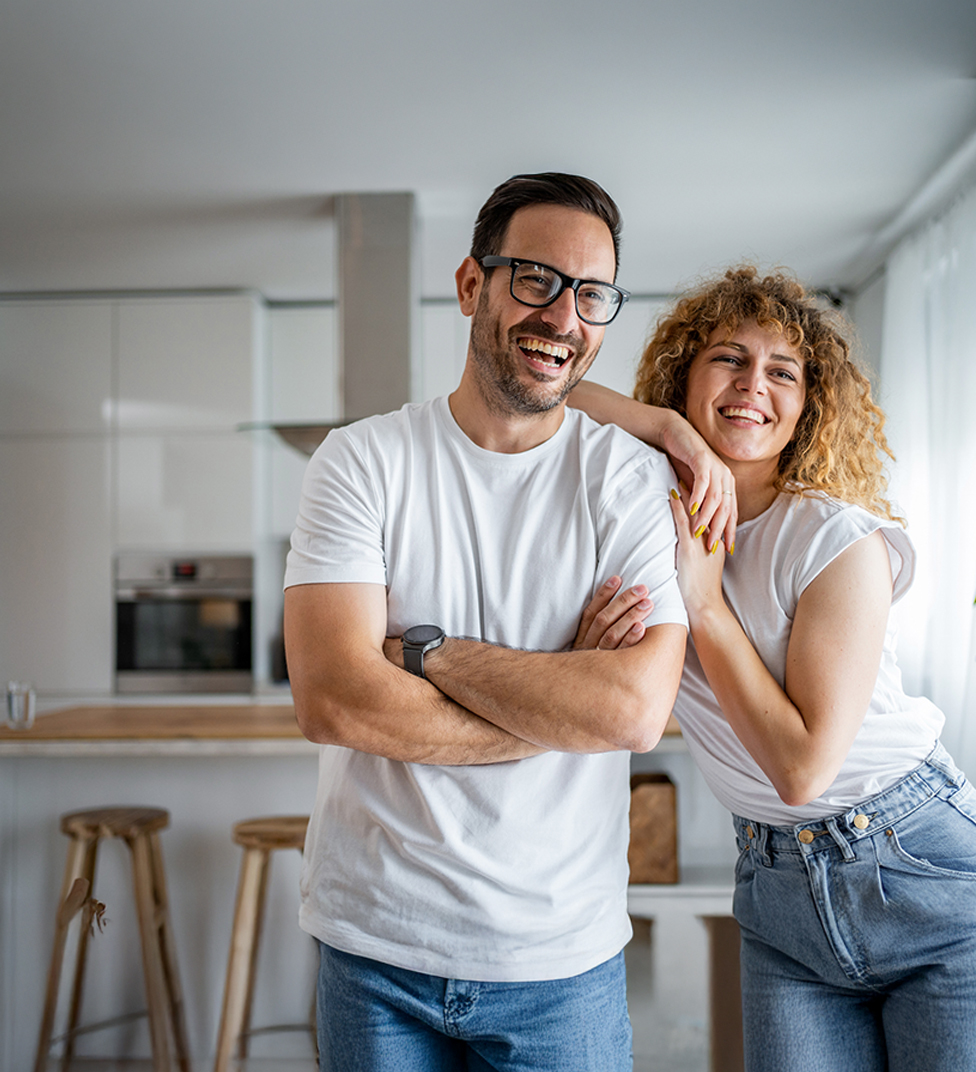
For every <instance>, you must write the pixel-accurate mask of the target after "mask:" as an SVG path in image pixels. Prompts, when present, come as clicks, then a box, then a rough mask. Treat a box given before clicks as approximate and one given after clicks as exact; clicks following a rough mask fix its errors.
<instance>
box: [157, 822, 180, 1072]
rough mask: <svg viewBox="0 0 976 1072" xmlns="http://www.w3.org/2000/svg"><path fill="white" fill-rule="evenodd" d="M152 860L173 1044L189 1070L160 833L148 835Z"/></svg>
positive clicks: (178, 1056) (178, 1058)
mask: <svg viewBox="0 0 976 1072" xmlns="http://www.w3.org/2000/svg"><path fill="white" fill-rule="evenodd" d="M149 851H150V863H151V865H152V878H153V895H154V899H155V902H156V905H157V906H158V915H157V922H158V927H159V930H158V938H159V954H160V963H161V964H162V967H163V981H164V983H165V984H166V995H167V998H168V1001H169V1011H170V1023H171V1025H172V1028H173V1047H174V1049H175V1050H176V1060H177V1064H178V1065H179V1067H180V1069H181V1072H190V1047H189V1043H188V1041H187V1035H186V1020H185V1018H184V1015H183V991H182V988H181V987H180V975H179V972H178V971H177V968H176V943H175V942H174V941H173V927H172V922H171V920H170V914H169V898H168V896H167V893H166V872H165V870H164V868H163V851H162V848H161V847H160V844H159V835H158V834H157V833H155V832H153V833H151V834H150V835H149Z"/></svg>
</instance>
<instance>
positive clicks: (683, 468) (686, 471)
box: [567, 380, 737, 551]
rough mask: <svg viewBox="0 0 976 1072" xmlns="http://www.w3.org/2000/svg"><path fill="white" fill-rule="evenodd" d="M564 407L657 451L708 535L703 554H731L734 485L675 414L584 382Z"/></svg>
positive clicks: (734, 511) (725, 469) (734, 515)
mask: <svg viewBox="0 0 976 1072" xmlns="http://www.w3.org/2000/svg"><path fill="white" fill-rule="evenodd" d="M567 401H568V403H569V405H571V406H573V407H575V408H576V409H581V410H582V411H583V412H584V413H586V414H587V416H589V417H591V418H592V419H593V420H594V421H596V422H597V423H598V424H615V425H617V427H618V428H623V430H624V431H625V432H629V433H630V434H631V435H632V436H636V437H637V438H638V439H640V440H642V441H643V442H645V443H647V444H648V445H649V446H652V447H657V448H658V449H659V450H663V451H664V452H665V453H666V454H667V455H668V457H669V458H670V459H671V464H672V465H673V466H674V468H675V471H676V472H677V474H678V476H679V477H680V478H681V479H682V480H683V481H684V483H685V485H686V486H687V488H688V489H689V491H690V493H691V497H690V500H689V501H690V503H691V512H692V516H695V517H696V518H697V521H698V525H699V526H701V527H702V529H703V530H707V531H708V547H709V549H711V548H712V547H714V545H715V544H716V543H717V542H718V541H720V540H721V541H722V542H723V543H724V544H725V549H726V550H727V551H731V550H732V548H733V547H734V545H735V523H736V513H737V510H736V500H735V479H734V478H733V476H732V473H731V472H730V471H729V469H728V467H727V466H726V465H725V463H724V462H722V461H721V460H720V459H719V458H718V457H717V456H716V455H715V454H714V453H713V452H712V451H711V449H710V448H709V446H708V444H707V443H706V442H705V440H704V439H703V438H702V437H701V436H700V435H699V434H698V432H696V431H695V429H694V428H692V426H691V425H690V424H689V423H688V421H686V420H685V418H684V417H682V416H681V414H680V413H677V412H675V411H674V410H672V409H666V408H664V407H662V406H649V405H646V404H645V403H643V402H638V401H637V400H636V399H633V398H627V397H626V396H625V395H622V394H620V393H619V392H617V391H613V390H611V389H610V388H609V387H604V386H603V385H602V384H599V383H591V382H589V381H587V380H583V381H582V382H580V383H579V384H577V385H576V387H575V388H573V391H572V392H571V393H570V395H569V398H568V399H567Z"/></svg>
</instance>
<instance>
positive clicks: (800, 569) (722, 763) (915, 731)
mask: <svg viewBox="0 0 976 1072" xmlns="http://www.w3.org/2000/svg"><path fill="white" fill-rule="evenodd" d="M876 531H877V532H880V533H881V535H882V536H883V537H884V540H885V544H886V546H887V548H888V557H889V561H890V563H891V576H892V585H893V588H892V603H893V604H894V603H896V602H897V601H898V600H899V599H900V598H901V597H902V596H903V595H904V594H905V592H907V591H908V589H909V587H910V586H911V583H912V575H913V573H914V568H915V550H914V548H913V547H912V544H911V541H910V540H909V538H908V536H907V534H906V533H905V530H904V529H903V528H902V527H901V525H899V524H898V523H897V522H894V521H886V520H885V519H884V518H881V517H877V516H875V515H874V514H871V513H869V512H868V511H867V510H863V509H862V508H861V507H859V506H853V505H851V504H850V503H844V502H840V501H838V500H837V499H832V498H830V497H828V496H827V495H823V494H821V493H818V492H806V493H804V494H788V493H783V494H781V495H779V497H778V498H777V499H776V500H775V501H774V502H773V504H772V505H771V506H770V507H769V509H768V510H766V511H765V512H764V513H762V514H760V515H759V517H757V518H753V519H752V520H751V521H746V522H743V523H741V524H740V525H739V526H738V527H737V529H736V533H735V554H734V555H732V556H731V557H729V558H728V559H727V560H726V563H725V568H724V570H723V574H722V591H723V592H724V594H725V599H726V602H727V603H728V605H729V607H730V608H731V609H732V612H733V614H735V616H736V618H737V619H738V621H739V624H740V625H741V626H742V628H743V631H744V632H745V634H746V636H748V637H749V640H750V641H751V642H752V645H753V647H754V648H755V649H756V651H757V653H758V654H759V657H760V658H761V659H762V661H763V663H764V664H765V665H766V668H767V669H768V670H769V672H770V673H771V674H772V676H773V677H774V678H775V679H776V681H777V682H778V683H779V685H780V687H784V682H785V679H786V656H787V649H788V647H789V642H790V631H791V629H792V626H793V617H794V615H795V613H796V605H797V602H798V601H799V599H800V596H801V595H802V594H803V592H804V590H805V589H806V587H807V585H808V584H810V582H811V581H813V580H814V579H815V578H816V577H818V576H819V574H820V572H821V571H822V570H823V569H824V568H825V567H826V566H828V565H829V564H830V563H831V562H833V560H834V559H835V558H836V557H837V556H838V555H839V554H841V552H843V551H845V550H846V549H847V548H848V547H850V546H851V545H852V544H853V543H855V542H856V541H857V540H861V539H863V538H864V537H865V536H868V535H870V534H871V533H873V532H876ZM675 716H676V717H677V719H678V721H679V722H680V723H681V732H682V735H683V737H684V739H685V740H686V741H687V743H688V750H689V751H690V752H691V754H692V756H693V757H694V758H695V761H696V762H697V764H698V766H699V767H700V769H701V772H702V774H703V775H704V776H705V780H706V781H707V782H708V785H709V788H710V789H711V790H712V792H713V793H714V794H715V796H716V797H718V799H719V800H720V801H721V802H722V803H723V804H724V805H725V806H726V807H727V808H728V809H729V810H730V811H732V812H733V813H734V814H736V815H740V816H742V817H743V818H745V819H755V820H758V821H759V822H764V823H770V824H772V825H779V826H792V825H794V824H796V823H801V822H806V821H808V820H810V819H818V818H823V817H825V816H828V815H836V814H838V813H839V812H842V811H846V810H847V809H848V808H852V807H854V805H856V804H859V803H860V802H861V801H863V800H866V799H867V798H868V797H871V796H874V795H875V794H876V793H880V792H882V791H883V790H885V789H887V788H889V786H892V785H894V784H895V782H897V781H899V780H900V779H901V778H903V777H904V776H905V775H906V774H907V773H908V772H909V771H911V770H912V769H913V768H914V767H917V766H918V764H919V763H921V762H922V760H924V759H925V757H926V756H927V755H928V754H929V753H930V752H931V751H932V749H933V747H934V746H935V743H936V741H937V740H938V737H939V733H940V732H941V729H942V724H943V722H944V721H945V719H944V717H943V715H942V712H941V711H940V710H939V709H938V708H937V707H936V706H935V705H934V704H933V703H932V702H931V701H930V700H927V699H925V698H924V697H913V696H907V695H906V694H905V692H904V690H903V689H902V684H901V672H900V670H899V669H898V663H897V661H896V659H895V629H894V625H893V621H892V619H891V617H890V616H889V623H888V629H887V633H886V636H885V643H884V651H883V653H882V656H881V666H880V668H879V670H878V679H877V682H876V684H875V687H874V693H873V695H872V697H871V703H870V706H869V707H868V710H867V712H866V714H865V716H864V722H863V723H862V725H861V728H860V730H859V731H858V734H857V737H856V738H855V739H854V743H853V745H852V746H851V749H850V752H849V753H848V755H847V758H846V759H845V760H844V764H843V766H842V767H841V769H840V771H839V772H838V774H837V777H836V778H835V779H834V782H833V784H832V785H831V786H830V788H829V789H828V790H827V791H826V792H825V793H824V794H823V795H822V796H820V797H818V798H817V799H816V800H812V801H810V803H808V804H805V805H802V806H799V807H791V806H789V805H787V804H784V803H783V801H782V800H781V799H780V797H779V795H778V794H777V792H776V790H775V789H774V788H773V786H772V783H771V782H770V781H769V779H768V778H767V777H766V775H765V774H764V773H763V772H762V770H761V768H760V767H759V764H758V763H756V761H755V760H754V759H753V758H752V756H751V755H750V754H749V752H748V751H747V750H746V748H745V746H744V745H743V744H742V742H741V741H740V740H739V738H738V737H736V735H735V733H734V731H733V730H732V727H731V726H730V725H729V724H728V722H727V721H726V719H725V716H724V715H723V714H722V711H721V708H720V707H719V706H718V703H717V701H716V699H715V696H714V694H713V693H712V690H711V688H710V686H709V684H708V681H707V679H706V677H705V673H704V671H703V670H702V666H701V663H700V662H699V660H698V656H697V653H696V652H695V649H694V644H693V643H692V641H691V640H690V639H689V641H688V652H687V655H686V657H685V669H684V674H683V676H682V679H681V688H680V689H679V690H678V699H677V702H676V703H675Z"/></svg>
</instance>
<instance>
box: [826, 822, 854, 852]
mask: <svg viewBox="0 0 976 1072" xmlns="http://www.w3.org/2000/svg"><path fill="white" fill-rule="evenodd" d="M824 825H825V826H826V827H827V829H828V830H829V831H830V836H831V837H832V838H833V839H834V841H836V842H837V847H838V848H839V849H840V851H841V854H842V855H843V857H844V859H845V860H846V861H847V862H848V863H850V861H851V860H853V859H855V856H854V850H853V849H852V848H851V844H850V842H849V841H848V840H847V838H846V837H844V835H843V834H842V833H841V832H840V828H839V827H838V826H837V820H836V819H834V818H830V819H824Z"/></svg>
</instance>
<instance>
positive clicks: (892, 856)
mask: <svg viewBox="0 0 976 1072" xmlns="http://www.w3.org/2000/svg"><path fill="white" fill-rule="evenodd" d="M960 804H962V805H963V807H962V808H960V807H957V806H955V805H954V804H953V803H952V802H951V801H944V800H940V799H939V798H934V799H933V800H930V801H929V802H928V803H927V804H925V805H924V806H923V807H921V808H919V809H918V810H917V811H915V812H913V813H912V814H911V815H908V816H906V817H905V818H904V819H902V820H900V821H899V822H897V823H895V824H893V825H892V826H891V827H889V828H888V829H887V830H886V831H885V832H884V834H881V835H879V836H878V837H877V839H876V842H877V843H880V844H879V846H878V862H879V863H880V864H881V866H882V868H884V867H888V868H892V869H894V870H908V871H913V872H915V873H916V874H925V875H944V876H946V877H948V878H963V879H976V807H974V806H973V805H974V801H973V799H972V795H971V794H970V795H969V800H968V801H965V800H961V801H960ZM970 812H971V813H972V814H970Z"/></svg>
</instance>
